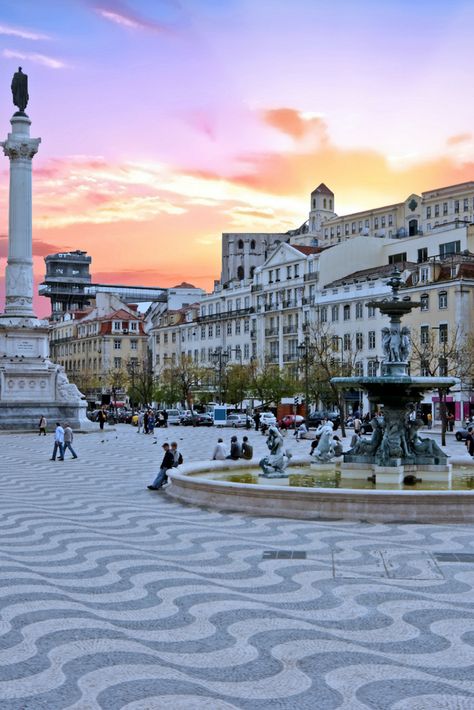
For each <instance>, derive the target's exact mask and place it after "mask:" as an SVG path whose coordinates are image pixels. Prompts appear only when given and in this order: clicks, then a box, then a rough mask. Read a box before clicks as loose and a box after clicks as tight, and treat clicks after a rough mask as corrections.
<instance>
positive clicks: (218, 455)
mask: <svg viewBox="0 0 474 710" xmlns="http://www.w3.org/2000/svg"><path fill="white" fill-rule="evenodd" d="M252 457H253V446H252V444H250V442H249V438H248V436H244V437H243V438H242V443H241V444H240V443H239V440H238V439H237V437H236V436H235V435H234V436H231V438H230V450H229V451H228V450H227V447H226V445H225V444H224V441H223V439H221V438H219V439H218V440H217V444H216V446H215V448H214V451H213V453H212V460H213V461H224V460H225V459H232V460H233V461H238V460H239V459H247V460H248V461H250V460H251V459H252Z"/></svg>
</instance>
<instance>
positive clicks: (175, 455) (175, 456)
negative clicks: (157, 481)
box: [171, 441, 184, 468]
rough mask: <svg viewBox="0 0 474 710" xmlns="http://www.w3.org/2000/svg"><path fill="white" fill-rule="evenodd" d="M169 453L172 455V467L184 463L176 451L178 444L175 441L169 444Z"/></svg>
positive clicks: (179, 453)
mask: <svg viewBox="0 0 474 710" xmlns="http://www.w3.org/2000/svg"><path fill="white" fill-rule="evenodd" d="M171 452H172V454H173V459H174V463H173V467H174V468H176V467H177V466H181V464H182V463H184V459H183V456H182V454H181V452H180V451H178V444H177V443H176V441H172V442H171Z"/></svg>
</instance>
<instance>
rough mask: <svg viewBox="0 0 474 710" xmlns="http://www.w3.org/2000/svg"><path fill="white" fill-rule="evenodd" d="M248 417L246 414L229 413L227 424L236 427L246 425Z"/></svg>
mask: <svg viewBox="0 0 474 710" xmlns="http://www.w3.org/2000/svg"><path fill="white" fill-rule="evenodd" d="M248 418H249V417H247V415H246V414H228V415H227V420H226V423H225V425H226V426H231V427H234V429H235V428H237V427H246V426H247V419H248ZM250 421H252V420H250ZM252 424H253V422H252Z"/></svg>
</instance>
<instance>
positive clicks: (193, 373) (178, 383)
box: [158, 355, 209, 410]
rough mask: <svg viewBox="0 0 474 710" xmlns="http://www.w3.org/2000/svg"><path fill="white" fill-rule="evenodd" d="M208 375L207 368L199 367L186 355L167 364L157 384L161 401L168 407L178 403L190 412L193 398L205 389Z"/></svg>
mask: <svg viewBox="0 0 474 710" xmlns="http://www.w3.org/2000/svg"><path fill="white" fill-rule="evenodd" d="M208 373H209V371H208V368H203V367H200V366H199V365H197V363H195V362H194V360H193V358H192V357H189V356H188V355H181V356H180V358H179V359H178V360H177V362H176V363H173V362H170V363H167V364H166V365H165V367H164V368H163V369H162V371H161V373H160V377H159V383H158V392H159V394H160V399H161V401H163V402H166V403H167V404H170V405H172V404H174V403H175V402H180V403H181V405H182V406H183V407H186V408H187V409H191V410H192V409H193V405H194V400H195V396H196V395H198V396H199V392H200V390H201V389H206V383H207V382H208V378H209V374H208Z"/></svg>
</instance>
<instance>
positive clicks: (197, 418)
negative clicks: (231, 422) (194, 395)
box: [181, 412, 214, 426]
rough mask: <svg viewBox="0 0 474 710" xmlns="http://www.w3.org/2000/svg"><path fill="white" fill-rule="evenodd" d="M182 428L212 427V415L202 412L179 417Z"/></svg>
mask: <svg viewBox="0 0 474 710" xmlns="http://www.w3.org/2000/svg"><path fill="white" fill-rule="evenodd" d="M181 425H182V426H213V425H214V417H213V416H212V414H208V413H207V412H204V413H203V414H198V413H197V412H193V413H192V414H189V415H187V416H184V417H181Z"/></svg>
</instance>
